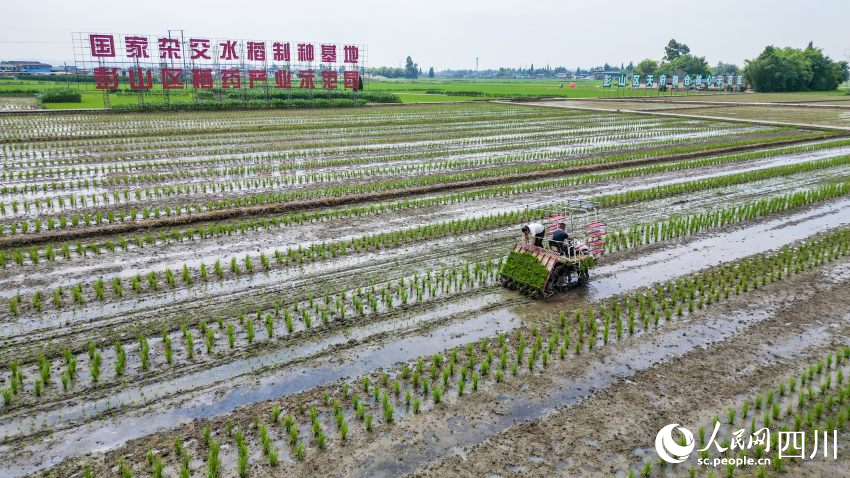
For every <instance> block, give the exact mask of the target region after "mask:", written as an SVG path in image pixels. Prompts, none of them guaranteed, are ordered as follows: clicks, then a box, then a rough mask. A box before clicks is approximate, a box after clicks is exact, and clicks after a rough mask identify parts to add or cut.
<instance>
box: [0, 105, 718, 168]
mask: <svg viewBox="0 0 850 478" xmlns="http://www.w3.org/2000/svg"><path fill="white" fill-rule="evenodd" d="M526 113H528V112H526ZM538 113H539V112H538ZM134 119H138V117H134ZM586 119H588V120H595V121H593V123H594V124H601V125H605V126H611V125H623V126H625V127H629V126H632V123H631V121H630V120H632V121H633V120H634V118H628V119H626V118H623V117H622V115H610V114H606V115H602V114H556V115H551V114H549V115H546V114H531V115H529V114H518V115H516V117H515V118H511V119H499V120H492V119H486V120H482V121H475V120H473V121H472V122H468V121H465V122H463V123H458V124H451V123H448V124H446V123H440V124H436V125H427V124H424V125H423V124H421V123H419V122H418V121H417V122H415V123H408V124H405V125H401V122H399V123H397V124H392V125H383V126H381V127H375V126H373V125H370V126H368V127H359V128H358V127H351V128H349V127H346V126H340V125H329V126H328V128H326V129H325V131H323V134H322V137H321V140H319V141H316V140H315V138H316V135H315V133H314V132H312V131H304V130H297V129H292V128H289V129H283V130H278V129H274V130H266V129H261V130H241V131H238V132H233V131H227V132H226V133H221V132H219V133H216V132H215V131H204V132H202V133H201V132H199V133H195V134H182V135H180V136H178V137H168V136H156V137H154V138H144V139H139V138H136V137H127V136H115V137H106V138H102V139H73V140H65V141H62V140H59V141H41V142H38V143H8V142H7V143H3V145H2V148H0V158H2V159H3V160H4V161H3V164H12V165H15V164H17V165H18V166H19V167H24V166H28V167H39V166H51V165H59V164H82V163H88V162H93V161H97V160H102V161H121V162H128V161H136V160H139V159H144V158H151V159H152V158H160V157H172V156H175V155H182V154H185V153H184V152H181V150H187V151H197V150H198V149H203V148H210V147H212V148H216V147H222V146H223V147H224V148H228V147H230V145H235V148H236V149H234V150H232V151H231V150H228V149H214V150H212V152H214V153H227V152H239V151H244V149H243V148H245V147H249V148H250V147H251V146H252V145H257V144H264V143H270V144H281V143H282V142H286V141H297V146H298V147H299V148H312V147H321V146H323V145H326V144H336V143H334V142H333V141H330V142H329V141H328V140H329V139H332V140H336V141H337V142H339V140H340V139H342V140H343V141H344V142H346V141H347V142H352V144H355V145H356V144H360V143H364V142H365V144H372V143H384V142H407V141H408V139H407V138H410V140H419V139H420V138H421V136H423V135H424V136H426V137H435V136H436V137H440V136H441V134H444V133H446V134H448V135H449V136H450V137H457V135H458V134H460V135H461V136H460V137H468V136H480V135H486V134H491V132H503V131H507V132H520V133H521V132H528V131H538V130H540V129H543V130H546V129H551V128H563V127H568V126H569V125H573V126H578V129H579V130H582V129H585V128H583V127H582V126H583V125H586V124H587V122H586V121H585V120H586ZM659 123H660V124H659ZM652 124H657V125H659V126H683V125H691V126H695V125H694V124H692V123H686V122H683V121H681V120H674V119H671V118H667V119H665V120H664V121H658V122H653V123H649V122H640V124H638V125H634V126H635V127H647V126H648V125H652ZM698 124H702V123H698ZM711 124H713V125H716V127H719V126H726V127H731V126H734V124H732V123H729V124H725V123H711ZM363 136H368V140H364V138H363ZM264 139H265V140H266V141H263V140H264ZM305 141H313V142H312V143H305ZM342 144H344V143H340V145H342ZM211 145H212V146H211ZM144 151H153V152H152V153H145V152H144ZM205 151H209V150H205ZM256 151H262V149H261V148H260V149H257V150H256ZM15 159H17V160H19V161H18V163H15V162H14V161H8V160H15ZM75 160H76V161H75Z"/></svg>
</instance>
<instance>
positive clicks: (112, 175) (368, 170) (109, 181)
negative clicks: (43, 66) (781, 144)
mask: <svg viewBox="0 0 850 478" xmlns="http://www.w3.org/2000/svg"><path fill="white" fill-rule="evenodd" d="M588 132H589V133H591V135H590V136H589V137H585V136H582V135H573V136H571V137H570V138H568V139H559V140H558V141H557V144H558V145H562V146H564V145H572V144H576V145H583V146H576V147H571V148H570V149H569V151H567V150H560V151H539V152H533V153H519V154H509V155H500V156H487V157H476V158H472V159H456V160H446V159H441V160H439V161H436V162H427V161H425V162H423V161H416V162H413V163H411V164H405V165H398V166H390V167H375V166H372V167H358V169H356V170H354V169H349V170H336V171H325V172H318V173H309V172H304V173H302V174H286V173H288V172H289V171H290V170H291V169H294V168H296V167H297V168H298V169H299V170H309V169H311V168H331V167H339V166H349V165H350V166H360V165H361V163H372V164H374V163H381V162H398V161H402V160H413V159H426V158H431V157H436V158H445V157H446V156H448V155H464V156H465V155H469V154H472V153H478V154H480V153H482V151H480V150H461V151H451V150H445V149H442V150H436V151H441V152H442V154H440V155H437V154H436V153H435V152H434V150H430V149H429V150H427V153H424V154H425V156H424V157H419V156H422V154H423V153H414V154H413V155H410V154H405V155H397V154H396V155H392V156H378V157H371V156H370V157H365V158H364V157H362V156H360V157H352V158H345V159H335V160H334V159H330V160H329V159H322V160H321V161H317V160H312V161H301V162H299V163H298V164H295V163H282V164H280V166H279V167H276V168H274V169H275V170H279V171H280V172H283V173H284V175H281V176H275V177H263V176H258V177H255V178H248V179H242V180H240V181H226V182H219V183H209V184H208V183H206V182H204V183H196V182H190V183H188V184H185V185H180V184H177V185H172V186H155V187H154V188H153V189H151V188H147V189H145V190H144V197H143V196H142V194H140V192H139V191H140V190H138V189H137V190H136V193H135V195H134V196H135V199H136V200H141V199H152V198H159V197H168V196H173V195H179V194H191V193H198V192H201V191H202V192H204V193H207V192H208V190H209V191H210V192H215V191H220V192H224V191H225V190H229V191H234V190H239V191H242V190H249V189H259V188H268V187H272V186H275V187H281V186H295V185H304V184H311V183H323V182H333V181H340V180H350V179H355V178H362V177H371V176H386V175H397V174H410V173H424V172H430V171H440V170H447V169H458V168H469V167H481V166H492V165H496V164H505V163H513V162H521V161H529V160H542V159H548V158H554V157H559V156H564V155H565V154H566V153H568V152H569V153H574V154H578V155H585V154H589V153H590V152H598V151H599V150H613V149H614V148H613V146H611V143H616V142H622V141H626V140H630V139H635V138H647V137H649V135H648V133H647V132H646V131H637V132H630V133H622V134H611V133H606V134H601V131H600V130H599V129H593V130H588ZM675 133H676V131H671V130H670V129H665V130H663V131H661V130H659V131H656V132H655V133H654V134H653V135H652V136H661V135H664V136H665V137H666V138H670V139H674V140H676V141H679V142H681V141H685V140H692V139H693V138H692V137H691V136H688V137H686V138H676V137H675V136H674V135H675ZM563 134H564V132H563V131H546V132H543V133H538V134H536V135H528V136H526V138H530V137H536V136H556V137H560V138H563ZM598 142H605V144H604V145H602V146H596V147H593V145H594V144H596V143H598ZM640 144H642V145H646V144H647V143H645V142H642V143H640ZM553 145H554V144H553V143H552V141H547V142H545V143H540V142H522V143H517V142H516V141H512V142H511V143H510V145H506V146H498V147H490V148H491V149H494V148H495V150H504V149H506V148H507V149H517V148H523V149H534V148H540V147H544V146H545V147H551V146H553ZM635 146H636V145H635ZM416 148H417V149H418V150H419V151H422V149H421V144H420V143H417V144H416ZM347 153H349V154H351V153H352V151H347ZM193 154H197V152H194V153H193ZM283 154H284V153H275V154H267V155H263V159H264V160H265V161H266V162H264V163H261V164H259V165H255V166H231V167H217V168H209V167H208V168H207V169H203V170H187V169H186V168H187V167H189V166H190V165H189V164H185V163H186V162H185V161H175V162H173V164H171V163H169V162H157V163H142V164H129V165H128V164H126V163H117V164H110V165H109V166H100V168H98V167H94V168H92V167H91V166H89V167H86V168H82V167H80V168H77V167H71V168H66V169H47V170H44V169H42V170H36V171H34V170H29V169H27V170H19V171H18V172H17V174H14V173H11V172H10V173H5V172H0V180H5V181H10V182H11V181H12V180H14V179H17V180H19V181H23V180H26V181H32V180H36V179H42V180H47V179H55V178H69V177H75V176H76V177H79V178H80V179H77V180H76V181H69V182H67V183H66V182H56V181H53V182H52V183H41V188H40V189H41V192H47V191H48V190H49V191H51V192H54V191H60V190H68V189H76V190H83V189H91V188H98V187H110V188H114V187H115V186H121V185H130V184H143V183H151V182H158V181H167V180H177V179H185V180H191V179H194V178H205V179H210V178H215V177H225V176H239V177H242V178H245V177H246V176H248V175H251V174H258V175H259V174H264V175H265V174H268V173H269V172H271V171H272V169H273V166H271V165H270V164H269V163H268V160H269V159H272V158H274V157H283ZM411 156H417V157H415V158H414V157H411ZM222 159H224V158H222ZM230 159H231V160H239V161H244V159H242V158H230ZM257 159H259V158H256V157H255V158H251V161H252V162H257ZM190 162H194V161H190ZM205 162H209V159H207V160H205ZM172 167H179V168H181V169H180V170H179V171H166V172H162V173H141V172H138V173H135V174H132V173H128V171H127V170H128V169H132V170H137V171H139V170H149V169H153V168H157V169H167V168H172ZM85 176H102V177H100V178H98V177H85ZM30 189H34V190H35V191H38V186H36V185H30V184H21V185H20V187H18V185H17V184H10V185H8V186H3V187H0V194H20V193H24V192H25V191H28V190H30ZM110 196H111V198H112V201H110ZM102 197H103V200H104V203H105V204H108V203H110V202H111V203H112V204H119V203H121V202H128V201H130V192H129V191H128V190H126V189H125V190H121V191H118V190H113V191H112V192H111V195H109V194H108V193H103V194H102ZM73 198H74V196H69V200H71V201H73ZM85 198H86V196H84V195H80V196H78V200H80V201H82V200H84V199H85ZM91 198H92V203H93V204H96V196H94V195H91ZM41 199H46V200H47V201H46V202H45V204H44V207H45V208H47V209H53V206H52V204H53V203H52V201H51V197H49V196H48V197H46V198H41ZM13 204H15V206H17V205H18V204H17V203H13ZM83 205H84V204H83ZM31 206H35V208H36V209H41V206H40V205H39V204H38V203H33V204H30V203H29V202H26V201H25V202H23V207H24V209H25V210H27V211H28V210H29V207H31ZM60 207H61V206H60ZM13 210H14V211H15V212H17V208H15V209H13Z"/></svg>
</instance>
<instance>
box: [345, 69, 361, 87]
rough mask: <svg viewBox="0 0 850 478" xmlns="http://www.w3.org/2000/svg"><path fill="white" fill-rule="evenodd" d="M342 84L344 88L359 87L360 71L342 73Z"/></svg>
mask: <svg viewBox="0 0 850 478" xmlns="http://www.w3.org/2000/svg"><path fill="white" fill-rule="evenodd" d="M342 86H343V88H345V89H346V90H356V89H358V88H360V73H358V72H356V71H346V72H345V73H343V74H342Z"/></svg>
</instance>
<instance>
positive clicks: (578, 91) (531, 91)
mask: <svg viewBox="0 0 850 478" xmlns="http://www.w3.org/2000/svg"><path fill="white" fill-rule="evenodd" d="M570 83H575V84H576V87H575V88H569V85H570ZM63 86H67V87H70V88H74V89H79V90H80V91H81V92H82V102H81V103H48V104H45V105H43V107H45V108H49V109H63V108H103V106H104V102H103V93H102V92H101V91H98V90H95V88H94V84H93V83H74V82H63V81H61V80H50V81H36V80H16V79H13V80H0V96H2V95H3V92H4V91H5V92H11V93H14V92H15V91H16V90H18V91H20V90H33V91H41V90H44V89H48V88H59V87H63ZM365 89H366V90H370V91H386V92H389V93H393V94H396V95H398V97H399V98H400V99H401V101H402V102H403V103H421V102H448V101H470V100H471V101H476V100H478V101H480V100H492V99H500V98H515V97H541V96H546V97H561V98H599V97H603V94H604V97H615V96H622V97H640V98H644V97H647V98H652V97H669V96H670V94H669V93H659V92H657V91H646V90H644V89H640V90H637V91H636V90H632V89H631V88H622V89H618V88H616V87H613V88H607V89H604V88H603V87H602V81H596V80H578V81H575V82H573V81H571V80H563V81H561V80H530V79H529V80H526V79H523V80H497V79H492V80H488V79H443V78H435V79H430V78H420V79H416V80H408V79H370V80H367V81H366V82H365ZM320 91H321V90H316V93H317V96H320V95H321V93H320ZM449 92H455V93H460V94H454V95H449V94H446V93H449ZM463 92H478V93H479V94H480V95H481V96H479V95H474V96H473V95H463V94H462V93H463ZM847 94H848V90H847V89H846V85H845V87H844V89H840V90H838V91H837V92H836V91H828V92H803V93H800V92H796V93H758V94H746V95H741V94H715V95H703V94H691V95H688V96H687V97H685V96H677V97H676V98H681V99H687V98H691V97H694V99H698V98H699V99H705V100H720V101H734V102H737V101H743V102H752V101H765V102H768V101H769V102H782V101H785V102H793V101H799V102H806V101H819V100H822V99H824V100H826V99H832V100H839V99H840V97H842V96H843V97H844V98H848V97H847V96H846V95H847ZM169 97H170V99H171V100H172V101H190V100H191V99H192V94H191V93H190V92H189V90H185V91H183V92H180V91H177V92H174V91H172V92H170V94H169ZM848 99H850V98H848ZM109 101H110V103H111V104H112V105H118V104H135V103H138V102H139V97H138V96H137V95H135V94H129V95H120V94H112V95H110V97H109ZM145 101H146V102H150V103H159V102H162V101H163V95H162V89H161V87H158V86H155V87H154V89H153V90H152V91H151V92H150V93H148V94H147V95H146V96H145Z"/></svg>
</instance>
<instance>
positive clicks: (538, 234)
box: [522, 222, 546, 247]
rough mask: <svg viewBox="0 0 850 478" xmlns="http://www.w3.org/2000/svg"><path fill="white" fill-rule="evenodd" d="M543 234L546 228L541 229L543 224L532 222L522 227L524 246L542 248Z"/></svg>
mask: <svg viewBox="0 0 850 478" xmlns="http://www.w3.org/2000/svg"><path fill="white" fill-rule="evenodd" d="M545 234H546V228H545V227H543V224H540V223H537V222H532V223H529V224H526V225H524V226H522V236H523V240H524V241H525V243H526V244H534V245H535V246H537V247H543V236H544V235H545Z"/></svg>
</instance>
